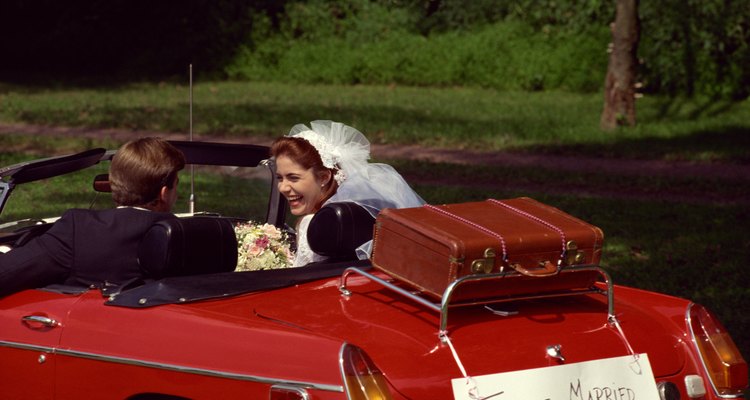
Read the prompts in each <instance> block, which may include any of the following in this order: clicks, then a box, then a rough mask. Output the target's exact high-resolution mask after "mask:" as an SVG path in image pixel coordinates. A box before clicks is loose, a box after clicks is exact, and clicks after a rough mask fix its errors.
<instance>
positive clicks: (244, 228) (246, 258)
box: [234, 222, 294, 271]
mask: <svg viewBox="0 0 750 400" xmlns="http://www.w3.org/2000/svg"><path fill="white" fill-rule="evenodd" d="M234 232H235V234H236V235H237V268H236V269H235V271H257V270H261V269H277V268H288V267H290V266H291V265H292V262H293V261H294V253H292V251H291V250H290V248H289V241H288V240H287V236H286V233H285V232H282V231H281V230H279V229H278V228H277V227H275V226H273V225H270V224H257V223H253V222H247V223H241V224H237V225H235V227H234Z"/></svg>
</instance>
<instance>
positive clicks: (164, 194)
mask: <svg viewBox="0 0 750 400" xmlns="http://www.w3.org/2000/svg"><path fill="white" fill-rule="evenodd" d="M159 201H161V202H163V203H167V202H168V201H169V188H168V187H166V186H162V187H161V190H160V191H159Z"/></svg>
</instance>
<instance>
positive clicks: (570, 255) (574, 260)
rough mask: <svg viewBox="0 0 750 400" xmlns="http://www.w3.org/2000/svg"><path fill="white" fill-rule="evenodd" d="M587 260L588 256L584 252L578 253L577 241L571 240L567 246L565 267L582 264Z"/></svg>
mask: <svg viewBox="0 0 750 400" xmlns="http://www.w3.org/2000/svg"><path fill="white" fill-rule="evenodd" d="M585 259H586V255H585V254H583V252H582V251H578V244H576V242H575V241H573V240H569V241H568V243H566V244H565V265H575V264H580V263H582V262H583V261H584V260H585Z"/></svg>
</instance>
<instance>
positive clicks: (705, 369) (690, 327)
mask: <svg viewBox="0 0 750 400" xmlns="http://www.w3.org/2000/svg"><path fill="white" fill-rule="evenodd" d="M695 305H696V304H695V303H693V302H691V303H690V304H688V306H687V308H686V311H685V322H686V324H687V326H686V328H687V331H688V332H690V341H691V342H692V344H693V349H694V350H695V354H696V355H697V356H698V359H699V360H700V361H701V367H703V373H704V376H703V377H702V378H704V379H706V380H707V381H708V383H710V384H711V390H713V392H714V395H715V396H716V397H719V398H722V399H739V398H742V397H744V395H743V394H723V395H722V394H719V391H718V390H717V389H716V385H715V384H714V381H713V379H711V374H710V373H709V372H708V367H707V366H706V361H705V360H703V354H701V349H699V348H698V343H697V340H696V338H695V332H693V324H692V319H691V318H690V311H691V310H692V309H693V306H695Z"/></svg>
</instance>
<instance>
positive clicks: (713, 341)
mask: <svg viewBox="0 0 750 400" xmlns="http://www.w3.org/2000/svg"><path fill="white" fill-rule="evenodd" d="M687 317H688V321H687V322H688V326H689V328H690V331H691V332H692V335H693V343H695V346H696V347H697V349H698V352H699V353H700V356H701V360H702V361H703V366H704V367H705V368H706V372H708V377H709V380H710V381H711V386H713V388H714V390H715V391H716V394H718V395H719V396H721V397H738V396H741V395H742V393H743V390H744V389H745V388H746V387H747V383H748V376H747V374H748V370H747V363H746V362H745V360H744V359H743V358H742V354H740V351H739V350H738V349H737V346H736V345H735V344H734V342H733V341H732V338H731V337H730V336H729V333H727V331H726V329H724V327H723V326H722V325H721V323H720V322H719V320H718V319H716V317H714V316H713V315H712V314H711V313H710V312H709V311H708V310H707V309H706V308H704V307H702V306H699V305H697V304H692V305H691V307H690V309H689V310H688V315H687Z"/></svg>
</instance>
